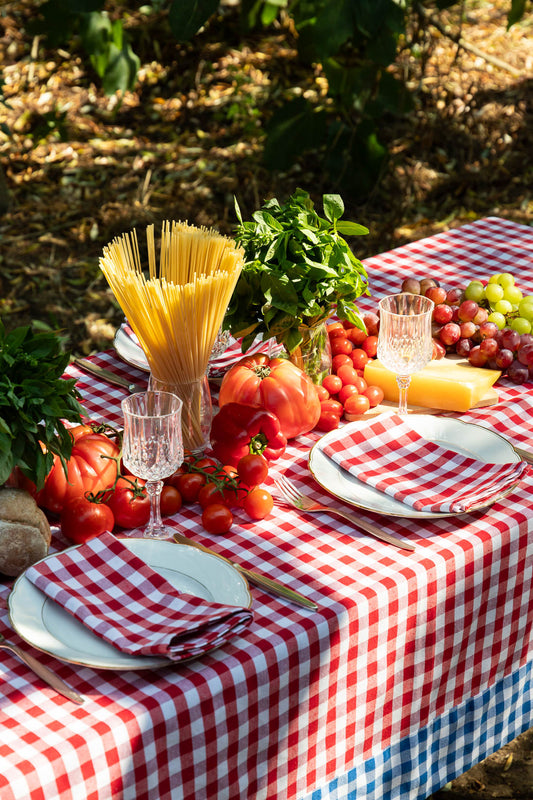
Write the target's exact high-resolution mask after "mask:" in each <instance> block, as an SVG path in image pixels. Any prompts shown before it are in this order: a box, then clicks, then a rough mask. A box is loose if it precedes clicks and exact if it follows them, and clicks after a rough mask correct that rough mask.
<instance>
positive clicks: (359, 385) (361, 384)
mask: <svg viewBox="0 0 533 800" xmlns="http://www.w3.org/2000/svg"><path fill="white" fill-rule="evenodd" d="M353 385H354V386H355V388H356V389H357V391H358V392H359V394H363V392H364V391H365V389H366V388H367V387H368V384H367V382H366V381H365V379H364V378H362V377H361V376H360V375H358V376H357V378H356V379H355V380H354V382H353Z"/></svg>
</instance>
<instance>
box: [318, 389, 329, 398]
mask: <svg viewBox="0 0 533 800" xmlns="http://www.w3.org/2000/svg"><path fill="white" fill-rule="evenodd" d="M316 393H317V395H318V399H319V400H327V399H328V397H329V392H328V390H327V389H326V387H325V386H317V387H316Z"/></svg>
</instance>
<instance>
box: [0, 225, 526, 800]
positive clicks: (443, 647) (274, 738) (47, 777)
mask: <svg viewBox="0 0 533 800" xmlns="http://www.w3.org/2000/svg"><path fill="white" fill-rule="evenodd" d="M364 263H365V266H366V268H367V270H368V274H369V282H370V287H371V290H372V297H371V298H364V299H362V301H361V303H360V308H361V309H362V310H364V309H369V310H370V309H373V308H375V304H376V303H377V301H378V299H379V298H380V297H382V296H384V295H385V294H390V293H394V292H395V291H398V290H399V287H400V284H401V281H402V279H403V278H404V277H408V276H410V275H412V276H418V277H435V278H438V279H439V280H440V281H441V282H442V283H443V284H445V285H447V286H453V285H464V283H465V282H467V281H468V280H470V279H473V278H480V279H486V278H487V277H488V275H490V274H492V273H494V272H501V271H508V272H512V273H513V274H514V275H515V276H516V279H517V283H519V285H520V286H521V288H522V289H524V290H525V291H526V292H530V293H533V270H532V265H533V230H532V229H531V228H529V227H526V226H523V225H520V224H516V223H513V222H510V221H507V220H504V219H499V218H496V217H489V218H486V219H482V220H478V221H476V222H473V223H471V224H467V225H464V226H463V227H460V228H457V229H454V230H451V231H445V232H442V233H439V234H436V235H434V236H431V237H429V238H426V239H423V240H421V241H417V242H414V243H411V244H407V245H403V246H401V247H398V248H397V249H395V250H391V251H390V252H387V253H382V254H379V255H376V256H374V257H372V258H368V259H366V261H365V262H364ZM92 358H93V359H94V361H95V362H96V363H98V364H100V365H101V366H104V367H106V368H108V369H110V370H112V371H114V372H116V374H119V375H122V376H124V377H127V378H128V379H130V380H131V381H133V382H135V383H138V384H141V385H143V384H144V383H145V382H146V379H147V374H146V373H145V372H143V371H142V370H140V369H138V368H136V367H134V366H131V365H130V364H127V363H125V362H124V361H122V360H120V359H119V358H118V356H117V354H116V352H115V351H114V350H109V351H106V352H103V353H100V354H98V355H95V356H93V357H92ZM68 374H69V375H74V376H76V377H78V379H79V381H78V388H79V389H80V391H81V393H82V397H83V404H84V406H85V408H86V409H87V412H88V414H89V415H90V416H91V417H92V418H93V419H102V420H106V421H108V422H111V423H120V420H121V414H120V401H121V399H122V398H123V397H124V396H125V394H126V391H127V390H123V389H121V388H119V387H114V386H110V385H109V384H107V383H104V382H102V381H101V380H99V379H98V378H95V377H92V376H90V375H89V374H87V373H85V372H84V371H83V370H80V369H78V368H76V367H75V366H71V367H69V370H68ZM532 387H533V384H531V383H525V384H523V385H515V384H512V383H511V382H510V381H509V380H507V379H505V378H502V379H501V380H500V381H499V382H498V384H497V385H496V389H497V392H498V396H499V399H498V402H497V403H496V404H494V405H491V406H487V407H483V408H477V409H474V410H471V411H469V412H468V413H464V414H450V413H447V414H446V416H447V417H450V418H455V419H458V420H461V421H464V422H468V423H475V424H476V425H478V426H481V428H484V429H489V430H491V431H496V432H498V433H499V434H501V436H503V437H505V438H506V439H507V440H508V441H510V442H511V443H512V444H514V445H517V446H519V447H523V448H524V449H526V450H527V449H529V451H533V393H532ZM319 435H320V434H318V433H311V434H308V435H305V436H300V437H298V438H297V439H295V440H292V441H291V442H290V444H289V447H288V448H287V451H286V453H285V455H284V456H283V458H282V460H281V461H280V462H279V463H278V462H276V467H275V469H276V470H277V471H280V472H285V473H286V474H287V475H288V476H290V477H291V478H292V479H293V480H294V482H295V483H296V484H297V485H298V486H299V488H301V489H302V490H305V491H307V492H309V493H311V494H313V496H316V497H320V498H321V499H323V500H324V501H325V502H326V503H341V504H342V501H340V500H338V498H335V497H334V496H332V495H331V494H330V493H328V492H326V491H325V490H323V489H321V488H320V486H318V484H317V483H316V482H315V480H314V479H313V477H312V475H311V474H310V471H309V468H308V455H309V450H310V447H311V446H312V445H313V444H314V443H315V442H316V441H317V439H318V438H319ZM532 489H533V476H529V477H526V478H525V479H524V480H523V481H522V482H521V484H520V485H519V486H518V488H517V489H516V490H515V491H514V492H512V493H511V494H510V495H509V496H507V497H505V498H504V499H502V500H500V501H498V502H496V503H495V504H494V505H492V506H491V507H490V508H488V509H486V510H484V511H481V512H475V513H471V514H461V515H452V516H446V517H442V518H438V519H436V518H429V519H413V518H408V517H401V516H398V517H396V516H387V515H383V514H379V513H374V512H369V511H367V510H365V509H361V508H359V509H357V513H358V514H359V515H360V517H361V519H366V520H368V521H371V522H373V523H374V524H376V525H379V526H380V527H382V528H383V530H385V531H387V532H389V533H391V534H393V535H395V536H397V537H399V538H402V539H405V540H407V541H409V542H411V543H412V544H413V545H414V546H415V549H414V551H412V552H410V551H406V550H401V549H398V548H395V547H393V546H391V545H388V544H385V543H383V542H380V541H378V540H377V539H375V538H373V537H371V536H369V535H367V534H365V533H364V532H362V531H360V530H358V529H357V528H355V527H353V526H352V525H350V524H349V523H347V522H343V521H341V520H339V519H337V518H335V517H334V516H332V515H331V514H329V513H327V512H322V513H320V514H315V515H313V516H311V515H306V514H303V513H301V512H299V511H298V510H296V509H292V508H288V507H283V506H281V505H275V507H274V509H273V511H272V514H271V515H270V516H269V517H267V518H266V519H264V520H262V521H258V522H251V521H250V520H249V519H246V518H245V517H244V516H242V517H241V516H239V515H237V516H236V519H235V522H234V525H233V527H232V529H231V531H230V533H229V534H227V535H225V536H223V537H214V536H211V537H210V536H209V535H208V534H207V533H206V532H205V531H204V530H203V529H202V526H201V523H200V515H199V513H198V507H196V506H186V507H184V508H183V509H182V511H180V513H179V514H178V515H176V517H175V518H173V519H171V524H173V525H175V526H176V529H177V530H179V531H182V532H184V533H185V534H186V535H187V536H190V537H191V538H193V539H195V540H196V541H198V542H200V543H203V544H205V545H207V546H209V547H211V548H212V549H214V550H216V551H217V552H219V553H220V554H222V555H224V556H227V557H229V558H232V559H234V560H235V561H238V562H239V563H241V564H243V565H245V566H247V567H249V568H251V569H256V570H258V571H261V572H263V573H265V574H267V575H269V576H271V577H272V578H274V579H276V580H278V581H280V582H283V583H285V584H287V585H289V586H290V587H291V588H293V589H295V590H296V591H298V592H301V593H302V594H305V595H306V596H308V597H309V598H311V599H312V600H314V601H315V602H316V603H317V605H318V610H317V611H311V610H307V609H304V608H301V607H299V606H296V605H294V604H292V603H290V602H287V601H285V600H283V599H281V598H278V597H274V596H273V595H271V594H268V593H266V592H265V591H262V590H260V589H259V588H257V587H252V588H251V593H252V597H253V605H252V609H253V614H254V617H253V622H252V624H251V626H250V627H249V628H247V629H246V631H244V632H243V633H242V635H240V636H238V637H236V638H234V639H233V640H232V641H231V642H230V643H229V644H227V645H226V646H225V647H223V648H220V649H219V650H215V651H213V652H212V653H210V654H208V655H206V656H204V657H203V658H201V659H198V660H195V661H191V662H188V663H185V664H182V665H180V666H175V665H172V664H169V665H168V666H167V665H165V666H162V667H159V668H156V669H132V670H114V669H100V668H95V667H93V666H91V665H90V664H86V663H85V664H84V663H78V664H76V663H70V662H68V661H61V660H59V659H57V658H55V657H54V656H53V655H50V654H48V653H40V654H38V655H39V657H40V658H41V660H42V661H43V662H44V663H46V664H47V665H48V666H50V667H51V668H53V669H54V670H55V671H56V672H57V673H58V674H59V675H60V676H61V677H62V678H64V679H65V680H66V681H67V682H68V683H69V684H70V685H71V686H72V687H73V688H74V689H75V690H76V691H77V692H79V693H81V694H82V695H83V696H84V697H85V702H84V703H83V705H79V706H77V705H74V704H73V703H71V702H70V701H69V700H67V699H66V698H64V697H62V696H60V695H58V694H56V693H54V691H53V690H52V689H50V688H49V687H47V686H46V685H45V684H43V683H42V681H40V679H38V678H36V676H35V675H34V674H33V673H31V672H30V671H29V670H28V669H27V667H25V665H23V664H21V663H20V662H18V661H17V660H16V659H15V658H13V657H11V656H10V655H9V654H8V653H3V654H2V665H1V675H2V681H1V683H0V698H1V699H0V725H1V728H2V736H1V738H0V767H1V769H0V797H1V798H2V800H56V798H61V800H155V799H156V798H157V800H348V798H350V800H361V799H364V800H389V799H390V800H393V798H394V800H400V799H401V800H415V798H425V797H427V796H428V795H430V794H431V793H432V792H434V791H436V790H437V789H438V788H440V787H442V786H443V785H444V784H445V783H446V782H448V781H450V780H452V779H453V778H454V777H456V776H458V775H460V774H462V773H463V772H465V771H466V770H468V769H469V768H470V767H471V766H472V765H474V764H476V763H478V762H479V761H481V760H482V759H484V758H485V757H486V756H488V755H489V754H490V753H492V752H494V751H495V750H497V749H499V748H501V747H502V746H503V745H504V744H506V743H507V742H509V741H510V740H512V739H513V738H515V737H516V736H517V735H518V734H520V733H521V732H522V731H524V730H526V729H528V728H529V727H531V726H532V725H533V716H532V707H533V704H532V700H533V696H532V691H531V684H532V679H533V658H532V657H533V641H532V621H533V602H532V600H533V580H532V577H533V576H532V564H533V536H532V534H533V492H532ZM346 507H347V506H346ZM352 510H353V509H352ZM66 544H67V542H66V541H65V539H64V538H63V537H62V535H61V531H60V529H59V527H58V526H57V525H55V526H53V542H52V547H53V549H58V550H59V549H62V548H64V547H65V546H66ZM176 547H178V545H176ZM12 584H13V581H12V580H7V579H4V581H3V582H2V583H1V585H0V602H1V612H0V613H1V620H2V626H1V628H0V631H1V632H2V633H3V634H5V635H6V638H8V639H9V640H10V641H12V642H15V643H18V644H20V645H21V646H24V647H25V648H27V649H29V650H31V647H30V645H29V644H27V643H26V642H23V641H22V639H21V638H20V637H19V636H18V635H17V634H16V633H15V632H14V631H13V630H12V628H11V625H10V620H9V616H8V597H9V593H10V590H11V587H12ZM33 652H34V654H35V653H36V651H33Z"/></svg>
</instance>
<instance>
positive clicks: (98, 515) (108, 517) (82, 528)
mask: <svg viewBox="0 0 533 800" xmlns="http://www.w3.org/2000/svg"><path fill="white" fill-rule="evenodd" d="M60 522H61V531H62V533H64V535H65V536H66V537H67V539H70V541H71V542H75V544H83V542H87V541H89V539H94V537H95V536H100V534H101V533H103V532H104V531H112V530H113V528H114V527H115V518H114V516H113V512H112V511H111V509H110V508H109V506H107V505H104V503H91V502H90V501H89V500H87V499H86V498H85V497H78V498H76V499H74V500H71V501H70V502H69V503H67V504H66V506H64V507H63V509H62V511H61V518H60Z"/></svg>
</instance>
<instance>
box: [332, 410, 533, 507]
mask: <svg viewBox="0 0 533 800" xmlns="http://www.w3.org/2000/svg"><path fill="white" fill-rule="evenodd" d="M324 453H325V454H326V455H327V456H329V457H330V458H331V459H333V461H335V462H336V463H337V464H339V466H340V467H342V469H345V470H347V471H348V472H350V474H352V475H353V476H354V477H355V478H357V479H358V480H360V481H363V483H366V484H368V485H369V486H372V487H373V488H374V489H377V490H378V491H380V492H384V493H385V494H388V495H390V496H391V497H393V498H394V499H395V500H399V501H400V502H401V503H405V505H408V506H410V507H412V508H414V509H416V510H417V511H429V512H432V513H448V512H449V513H462V512H464V511H468V510H469V509H472V508H474V507H479V506H482V505H484V504H487V505H488V504H489V503H491V502H492V501H493V500H494V499H495V498H496V497H497V496H498V495H499V494H501V492H502V491H504V490H505V489H507V488H510V487H511V486H512V485H513V484H515V483H517V482H518V481H519V480H521V479H522V478H523V477H524V476H525V475H526V473H527V472H528V471H529V470H530V469H531V467H529V466H528V465H527V464H526V463H525V462H524V461H517V462H513V463H509V464H486V463H485V462H483V461H478V460H476V459H475V458H471V457H468V456H464V455H461V454H460V453H456V452H455V451H454V450H448V449H447V448H446V447H443V446H442V445H439V444H437V443H435V442H431V441H428V440H427V439H424V438H423V436H420V434H418V433H416V431H414V430H413V429H412V428H411V426H410V424H409V421H408V420H406V419H404V418H403V417H402V416H400V415H398V414H393V415H390V416H383V417H378V418H377V419H376V420H374V421H373V422H372V423H370V424H369V425H368V426H365V427H364V428H359V429H358V430H356V431H353V432H350V433H347V432H346V431H345V430H343V429H339V431H338V433H337V435H336V436H334V437H333V438H332V439H330V440H329V441H328V444H327V445H326V446H325V447H324Z"/></svg>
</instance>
